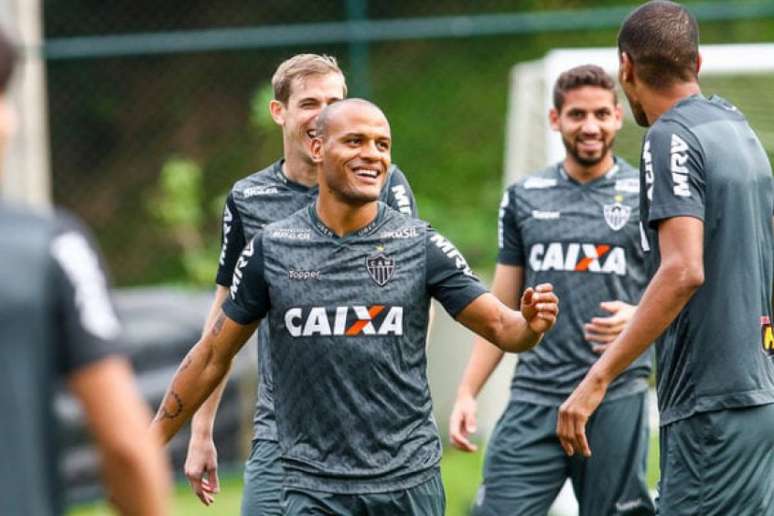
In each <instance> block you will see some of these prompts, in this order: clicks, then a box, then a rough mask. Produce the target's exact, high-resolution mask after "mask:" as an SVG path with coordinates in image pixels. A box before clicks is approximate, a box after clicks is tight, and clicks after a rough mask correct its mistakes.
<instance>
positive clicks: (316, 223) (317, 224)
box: [306, 202, 387, 240]
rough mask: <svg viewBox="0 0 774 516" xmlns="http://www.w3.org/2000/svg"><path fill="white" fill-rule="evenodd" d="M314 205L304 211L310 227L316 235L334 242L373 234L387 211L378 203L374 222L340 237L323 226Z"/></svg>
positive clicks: (384, 206) (384, 205)
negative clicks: (318, 234)
mask: <svg viewBox="0 0 774 516" xmlns="http://www.w3.org/2000/svg"><path fill="white" fill-rule="evenodd" d="M315 204H316V203H311V204H310V205H309V206H308V207H307V209H306V211H307V214H308V216H309V221H310V222H311V224H312V227H313V228H314V229H316V230H317V232H318V233H320V234H321V235H323V236H326V237H328V238H333V239H336V240H349V239H351V238H358V237H361V236H364V235H368V234H370V233H373V231H374V230H375V229H376V228H377V227H378V226H380V225H381V223H382V221H383V220H384V218H385V216H386V214H387V210H386V209H385V208H386V206H387V205H386V204H384V203H382V202H379V204H378V208H377V210H376V217H375V218H374V220H372V221H371V222H369V223H368V224H366V225H365V226H363V227H362V228H360V229H357V230H355V231H353V232H352V233H347V234H346V235H344V236H342V237H340V236H338V235H337V234H336V233H334V232H333V230H332V229H331V228H329V227H328V226H326V225H325V223H324V222H323V221H322V220H320V217H318V216H317V208H316V206H315Z"/></svg>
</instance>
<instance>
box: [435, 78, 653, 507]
mask: <svg viewBox="0 0 774 516" xmlns="http://www.w3.org/2000/svg"><path fill="white" fill-rule="evenodd" d="M621 116H622V113H621V107H620V106H619V105H618V102H617V99H616V94H615V84H614V83H613V79H612V78H611V77H609V76H608V75H607V73H605V71H604V70H603V69H601V68H600V67H598V66H593V65H585V66H579V67H576V68H573V69H570V70H567V71H565V72H564V73H562V74H561V75H560V76H559V78H558V79H557V81H556V84H555V85H554V107H553V109H551V111H550V113H549V117H550V121H551V125H552V127H553V129H554V130H555V131H558V132H559V133H560V135H561V137H562V140H563V141H564V145H565V148H566V156H565V158H564V159H563V160H562V161H561V162H559V163H556V164H553V165H551V166H549V167H548V168H546V169H544V170H542V171H539V172H537V173H536V174H532V175H530V176H528V177H526V178H524V179H522V180H520V181H518V182H517V183H515V184H514V185H511V186H510V187H509V188H508V189H507V190H506V192H505V195H504V197H503V202H502V206H501V210H500V220H499V247H500V252H499V256H498V260H497V261H498V264H497V268H496V269H495V275H494V281H493V283H492V291H493V292H494V293H495V294H496V295H497V296H498V297H500V300H501V301H503V302H504V303H505V304H507V305H509V306H517V303H518V299H519V296H520V294H521V289H522V288H523V285H524V284H525V283H526V284H534V283H540V282H546V281H547V282H551V283H552V284H553V285H554V288H555V289H556V293H557V295H558V296H559V297H560V298H561V299H562V302H563V304H564V305H566V306H567V309H566V310H565V311H564V312H565V313H563V314H562V317H561V318H560V320H559V321H558V322H557V325H556V327H555V328H554V329H553V330H552V331H551V333H550V334H548V335H547V336H546V338H545V340H544V341H543V343H542V344H541V345H540V346H538V347H537V348H535V349H533V350H530V351H527V352H526V353H523V354H521V355H520V356H519V362H518V365H517V366H516V370H515V371H514V375H513V382H512V386H511V398H510V402H509V404H508V406H507V408H506V410H505V413H504V414H503V415H502V417H501V418H500V420H499V421H498V423H497V426H496V428H495V430H494V433H493V435H492V438H491V439H490V441H489V443H488V445H487V448H486V460H485V462H484V473H483V477H484V478H483V482H482V485H481V488H480V489H479V492H478V496H477V497H476V505H475V508H474V513H475V514H476V515H493V516H494V515H497V516H506V515H519V516H542V515H545V514H546V513H547V512H548V509H549V507H550V506H551V504H552V502H553V501H554V499H555V498H556V496H557V494H558V493H559V490H560V489H561V487H562V485H563V484H564V482H565V480H566V479H567V478H569V479H571V480H572V483H573V487H574V490H575V494H576V497H577V498H578V505H579V508H580V515H581V516H596V515H601V514H621V515H623V514H626V515H635V514H637V515H650V514H653V512H654V509H653V503H652V501H651V500H650V497H649V495H648V489H647V485H646V484H645V464H646V459H647V450H648V437H649V432H648V420H647V411H646V398H645V396H646V390H647V379H648V375H649V374H650V362H651V360H650V356H643V357H642V358H641V359H640V360H638V361H637V362H636V363H635V364H633V365H632V366H631V367H630V368H629V369H628V370H627V371H626V373H625V374H624V375H622V376H621V377H620V378H619V379H618V381H616V383H615V384H614V385H613V386H612V388H611V389H610V391H609V392H608V394H607V396H606V398H605V403H604V404H603V410H602V411H601V414H600V415H599V417H597V418H596V420H595V422H594V428H593V429H592V430H590V432H589V433H590V436H591V438H592V439H593V441H594V442H597V443H604V444H605V446H604V447H603V448H602V449H601V450H600V453H598V454H595V456H594V460H593V461H588V462H585V461H582V460H580V459H577V458H568V457H566V456H565V454H564V452H563V451H562V447H561V445H560V444H559V439H558V438H557V436H556V417H557V408H558V407H559V406H560V405H561V403H562V401H564V399H565V398H566V397H567V395H569V394H570V392H572V389H573V388H575V386H576V385H577V384H578V383H579V382H580V380H581V379H582V378H583V376H584V375H585V374H586V372H588V370H589V368H590V367H591V366H592V364H594V362H595V361H596V360H597V358H599V355H598V353H601V352H602V351H603V349H604V347H605V345H606V344H607V343H609V342H610V341H612V340H613V338H614V337H615V336H616V335H617V334H618V333H620V331H621V330H622V329H623V327H624V326H625V324H626V323H627V322H628V320H629V319H630V318H631V315H632V313H633V312H634V308H635V307H634V306H633V305H635V304H636V303H637V302H638V301H639V297H640V294H641V292H642V289H643V288H644V287H645V282H646V274H645V264H644V257H643V252H642V249H641V248H640V241H639V240H640V238H639V225H638V224H639V213H638V212H639V210H638V209H637V201H638V191H639V188H638V182H639V180H638V173H637V170H635V169H634V168H632V167H631V166H630V165H629V164H628V163H626V162H625V161H623V160H622V159H620V158H617V157H615V156H614V155H613V151H612V145H613V141H614V139H615V136H616V133H617V132H618V130H619V129H620V128H621ZM611 314H612V315H611ZM502 357H503V352H502V351H501V350H499V349H498V348H496V347H494V346H492V345H491V344H489V343H488V342H486V341H484V340H483V339H477V340H476V342H475V344H474V348H473V353H472V355H471V357H470V360H469V362H468V366H467V368H466V370H465V373H464V376H463V379H462V381H461V382H460V386H459V388H458V394H457V401H456V403H455V405H454V409H453V410H452V415H451V418H450V423H449V426H450V428H449V436H450V438H451V441H452V444H454V445H455V446H457V447H458V448H461V449H463V450H465V451H474V450H475V449H476V447H475V445H473V444H472V443H471V442H470V441H469V439H468V437H469V434H470V432H473V431H475V425H476V417H475V416H476V401H475V398H476V395H477V394H478V393H479V392H480V391H481V389H482V387H483V386H484V384H485V382H486V380H487V379H488V378H489V376H490V375H491V374H492V372H493V371H494V369H495V368H496V367H497V364H498V363H499V362H500V360H501V359H502ZM601 486H608V487H607V488H601Z"/></svg>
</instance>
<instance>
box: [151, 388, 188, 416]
mask: <svg viewBox="0 0 774 516" xmlns="http://www.w3.org/2000/svg"><path fill="white" fill-rule="evenodd" d="M170 402H173V403H172V405H173V406H172V407H168V405H170ZM181 412H183V400H181V399H180V396H178V394H177V393H176V392H175V391H169V394H168V395H167V396H166V398H165V399H164V401H163V402H162V403H161V407H159V414H158V416H157V417H158V419H175V418H176V417H177V416H179V415H180V413H181Z"/></svg>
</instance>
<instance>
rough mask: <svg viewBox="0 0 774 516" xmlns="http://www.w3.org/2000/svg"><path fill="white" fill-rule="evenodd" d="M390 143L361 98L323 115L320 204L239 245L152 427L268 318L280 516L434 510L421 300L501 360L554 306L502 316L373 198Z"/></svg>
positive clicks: (317, 143)
mask: <svg viewBox="0 0 774 516" xmlns="http://www.w3.org/2000/svg"><path fill="white" fill-rule="evenodd" d="M391 144H392V140H391V135H390V128H389V124H388V123H387V120H386V118H385V117H384V114H383V113H382V112H381V110H379V109H378V108H377V107H376V106H375V105H373V104H371V103H370V102H367V101H364V100H360V99H352V100H344V101H340V102H337V103H335V104H332V105H331V106H328V107H327V108H326V109H325V110H324V111H323V112H322V113H321V114H320V116H319V118H318V120H317V126H316V132H315V138H314V140H313V141H312V147H311V149H312V156H313V158H314V160H315V161H316V162H318V163H319V164H320V173H319V177H318V180H319V182H320V194H319V197H318V198H317V201H316V203H315V204H313V205H310V206H308V207H307V208H304V209H302V210H299V211H298V212H296V213H295V214H293V215H292V216H291V217H289V218H287V219H284V220H282V221H280V222H277V223H274V224H270V225H268V226H266V227H265V228H264V229H263V230H262V231H260V232H258V233H257V234H256V236H255V237H254V238H253V240H252V241H251V242H250V243H249V244H248V246H247V247H246V248H245V250H244V252H243V253H242V256H241V258H240V261H239V264H238V266H237V268H236V271H235V274H234V282H233V284H232V287H231V296H230V298H229V299H228V300H227V301H226V302H225V303H224V305H223V308H222V312H221V313H220V314H219V316H218V317H217V319H216V321H215V323H214V324H213V326H212V329H211V330H210V331H209V332H208V333H207V334H206V335H205V336H204V337H203V339H202V340H201V341H199V343H197V345H196V346H195V347H194V348H193V349H192V351H191V352H190V353H189V355H188V356H187V357H186V359H185V360H184V361H183V364H182V365H181V366H180V368H179V370H178V372H177V374H176V375H175V378H174V379H173V380H172V383H171V386H170V388H169V390H168V392H167V395H166V396H165V398H164V401H163V402H162V405H161V407H160V409H159V412H158V413H157V416H156V419H155V422H154V426H156V427H157V428H158V429H159V430H160V431H161V433H162V435H163V436H164V438H166V439H169V438H171V437H172V436H173V435H174V433H175V432H177V431H178V430H179V428H180V427H181V426H182V424H183V423H184V421H185V420H186V418H187V417H189V416H190V414H191V413H192V412H193V411H194V410H195V408H196V406H197V405H198V404H199V403H201V402H202V401H203V400H204V399H205V398H206V396H207V395H208V394H209V392H210V391H211V390H212V388H213V387H214V385H215V384H216V383H217V382H218V381H219V380H220V378H221V377H222V376H223V374H225V371H227V370H228V367H229V363H230V361H231V359H232V357H233V356H234V354H235V353H236V352H237V351H238V350H239V348H240V347H241V346H242V345H243V342H244V341H245V339H246V338H247V337H248V336H249V335H250V333H251V332H252V331H253V329H254V328H255V326H256V324H257V322H258V321H259V320H260V319H261V318H263V317H264V316H268V317H267V318H268V323H269V328H270V332H271V335H272V340H271V344H270V350H271V354H272V367H273V372H274V379H275V384H274V388H275V390H274V394H275V396H276V399H277V403H276V405H275V409H276V411H277V425H278V437H279V440H280V448H281V455H282V464H283V467H284V470H285V477H284V480H283V492H282V496H283V510H284V511H285V513H287V514H310V513H311V514H319V513H324V514H331V513H333V514H362V513H363V512H365V511H367V512H368V514H384V515H388V514H390V515H392V514H422V515H439V516H440V515H442V514H443V512H444V504H445V501H444V494H443V486H442V484H441V479H440V473H439V469H438V465H439V461H440V455H441V443H440V440H439V437H438V432H437V428H436V426H435V423H434V422H433V418H432V402H431V399H430V393H429V389H428V384H427V377H426V365H427V364H426V353H425V335H426V332H427V322H428V317H429V316H428V306H429V303H430V297H431V296H433V297H436V298H437V299H438V300H439V301H440V302H441V303H442V304H443V305H444V307H445V308H446V309H447V310H448V311H449V312H450V313H451V314H452V315H453V316H455V317H456V318H457V320H459V321H460V322H461V323H463V324H464V325H466V326H468V327H469V328H471V329H472V330H474V331H476V332H478V333H481V334H483V335H484V336H486V338H488V339H489V340H491V341H492V342H495V343H496V344H497V345H500V346H503V347H504V348H506V349H508V350H510V351H521V350H524V349H527V348H529V347H532V346H534V345H535V344H537V342H538V341H539V340H540V337H541V336H542V333H543V332H545V331H547V330H548V329H549V328H550V327H551V326H552V325H553V323H554V321H555V317H556V313H557V311H558V307H557V299H556V296H555V295H554V294H553V292H552V288H551V286H550V285H547V284H544V285H539V286H537V287H536V288H535V289H534V290H533V289H531V288H530V289H527V290H526V291H525V293H524V295H523V297H522V312H521V313H520V312H515V311H512V310H510V309H508V308H507V307H506V306H504V305H503V304H502V303H500V302H499V301H498V300H497V298H495V297H494V296H493V295H491V294H489V293H488V292H486V290H485V289H484V288H483V286H482V285H481V284H480V283H479V282H478V280H477V279H475V277H474V276H473V274H472V272H471V271H470V269H469V267H468V266H467V264H466V262H465V260H464V258H463V257H462V255H461V254H460V253H459V252H458V251H457V250H456V249H455V248H454V246H453V245H452V244H451V243H450V242H449V241H448V240H446V239H445V238H443V237H441V236H440V235H438V234H437V233H436V232H435V231H433V230H432V229H430V228H429V226H428V225H427V224H426V223H423V222H421V221H418V220H416V219H413V218H410V217H407V216H405V215H403V214H400V213H398V212H396V211H394V210H392V209H390V208H389V207H387V206H386V205H384V204H382V203H379V202H377V200H378V198H379V192H380V191H381V188H382V184H383V182H384V181H385V179H386V178H385V176H386V174H387V171H388V170H389V168H390V155H391ZM522 314H524V315H522Z"/></svg>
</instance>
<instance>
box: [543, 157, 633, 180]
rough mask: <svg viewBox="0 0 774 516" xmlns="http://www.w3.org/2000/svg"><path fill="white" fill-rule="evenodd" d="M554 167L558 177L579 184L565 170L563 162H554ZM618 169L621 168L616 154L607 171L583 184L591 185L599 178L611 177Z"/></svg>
mask: <svg viewBox="0 0 774 516" xmlns="http://www.w3.org/2000/svg"><path fill="white" fill-rule="evenodd" d="M556 168H557V170H558V172H559V177H561V178H562V179H564V180H565V181H568V182H570V183H573V184H577V185H581V183H579V182H578V181H576V180H575V179H573V178H572V176H570V174H568V173H567V171H566V170H565V169H564V164H563V163H562V162H561V161H560V162H559V163H557V164H556ZM620 170H621V165H620V163H619V161H618V156H613V166H612V167H610V168H609V169H608V171H607V172H605V173H604V174H603V175H601V176H599V177H598V178H596V179H594V180H592V181H589V182H588V183H585V184H586V185H593V184H595V183H597V182H599V181H600V180H607V179H612V178H613V176H615V175H616V174H617V173H618V172H619V171H620Z"/></svg>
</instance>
